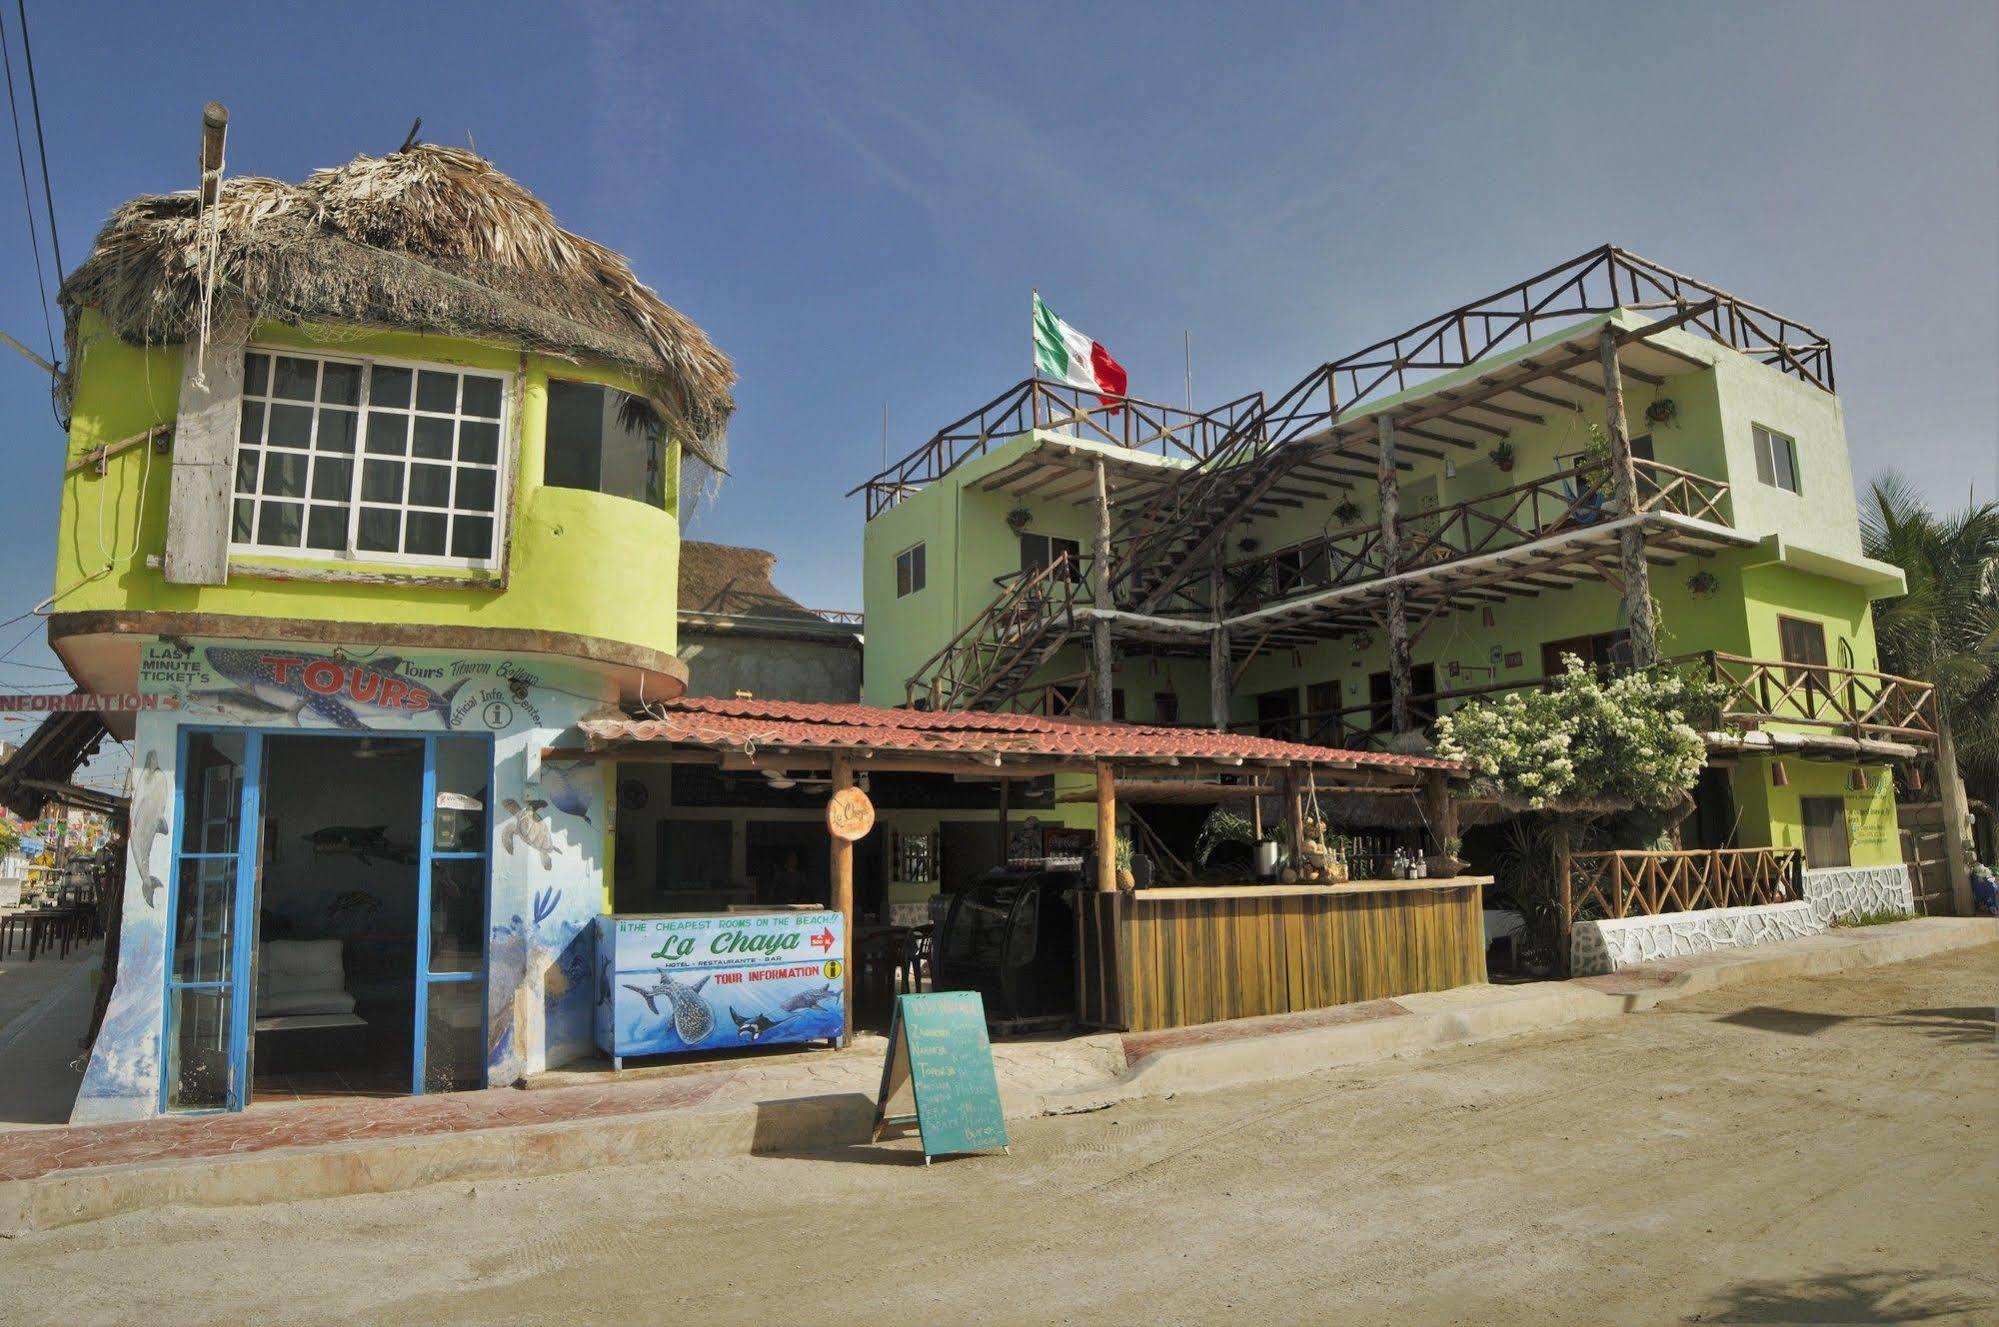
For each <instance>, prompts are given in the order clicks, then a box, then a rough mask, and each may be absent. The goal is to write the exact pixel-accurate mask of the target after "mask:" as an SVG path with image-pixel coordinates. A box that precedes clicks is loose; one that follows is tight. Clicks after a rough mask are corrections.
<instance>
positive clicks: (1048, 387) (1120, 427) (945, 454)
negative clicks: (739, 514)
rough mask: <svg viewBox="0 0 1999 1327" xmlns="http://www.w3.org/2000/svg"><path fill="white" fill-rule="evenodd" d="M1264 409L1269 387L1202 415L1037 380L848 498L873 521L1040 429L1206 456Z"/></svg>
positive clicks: (944, 431) (943, 432) (955, 424)
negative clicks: (862, 496) (860, 503)
mask: <svg viewBox="0 0 1999 1327" xmlns="http://www.w3.org/2000/svg"><path fill="white" fill-rule="evenodd" d="M1262 407H1263V393H1261V392H1252V393H1251V394H1249V395H1248V396H1242V397H1238V398H1236V399H1235V400H1233V401H1226V402H1223V403H1222V404H1221V405H1218V406H1216V407H1215V408H1214V409H1212V410H1207V411H1203V412H1201V413H1199V414H1196V413H1195V412H1194V411H1192V410H1183V409H1181V408H1180V407H1178V406H1170V405H1161V404H1159V403H1158V402H1156V401H1143V400H1140V399H1139V398H1138V397H1135V396H1110V397H1104V396H1099V395H1098V394H1097V393H1096V392H1093V391H1086V390H1084V389H1081V388H1076V387H1070V386H1068V385H1067V384H1065V383H1059V382H1047V381H1044V380H1043V379H1041V378H1029V379H1027V380H1026V381H1024V382H1019V383H1015V384H1014V385H1013V386H1011V387H1009V388H1007V389H1006V390H1005V391H1004V392H1001V393H1000V394H999V395H998V396H996V397H994V398H993V399H992V400H990V401H988V402H986V403H985V404H984V405H982V406H980V407H979V408H978V409H976V410H974V411H972V412H971V413H970V414H968V415H966V416H964V418H962V419H957V420H953V421H952V422H951V423H949V424H946V425H945V426H944V427H943V428H941V429H939V430H938V431H937V432H936V433H934V434H932V435H931V436H930V437H929V438H928V439H926V440H925V441H924V443H923V444H922V445H921V446H919V447H918V448H916V450H914V451H912V452H910V453H909V454H908V455H907V456H905V457H903V458H902V459H901V460H899V461H897V462H896V463H895V464H894V465H892V466H890V467H888V468H887V469H886V470H883V471H882V472H881V473H880V474H878V475H875V476H874V477H873V478H871V479H869V480H867V481H866V482H865V483H863V484H861V485H859V486H858V487H856V488H854V489H852V490H850V491H849V494H848V496H850V497H851V496H852V495H853V494H854V493H860V492H865V493H866V494H867V505H868V519H869V520H873V519H874V518H875V517H877V516H879V515H881V513H883V512H885V511H887V510H888V509H889V508H890V507H893V506H894V505H895V504H896V503H898V502H900V501H902V499H904V498H906V497H908V496H909V495H910V494H911V493H914V492H917V491H918V490H920V489H922V488H923V487H924V486H925V485H928V484H931V483H934V482H936V481H937V480H938V479H941V478H942V477H943V476H945V475H947V474H949V473H950V472H951V471H953V470H955V469H957V468H958V467H959V466H961V465H963V464H965V463H966V462H967V461H970V460H973V459H975V458H977V457H980V456H983V455H985V453H986V452H987V451H988V450H990V449H991V448H992V447H994V446H996V445H998V444H999V443H1003V442H1005V441H1007V440H1008V439H1009V438H1015V437H1019V436H1020V435H1021V434H1023V433H1027V432H1029V431H1031V430H1033V429H1050V430H1054V431H1057V432H1062V433H1067V434H1070V435H1072V436H1074V437H1077V438H1080V439H1082V440H1083V441H1085V442H1099V443H1108V444H1110V445H1112V446H1115V447H1124V448H1128V449H1130V450H1133V451H1146V452H1152V453H1155V454H1157V455H1160V456H1172V457H1180V458H1182V459H1184V460H1190V461H1195V462H1199V461H1201V460H1203V459H1205V458H1206V457H1207V456H1208V455H1209V453H1210V452H1212V451H1213V450H1214V448H1215V447H1216V446H1218V445H1219V444H1220V443H1221V441H1222V439H1224V438H1225V437H1228V436H1229V435H1230V434H1231V433H1232V432H1233V431H1234V430H1235V429H1236V427H1237V425H1238V424H1239V423H1241V422H1242V421H1243V420H1244V419H1246V418H1249V417H1250V416H1252V415H1254V414H1256V413H1258V412H1259V411H1260V410H1261V409H1262Z"/></svg>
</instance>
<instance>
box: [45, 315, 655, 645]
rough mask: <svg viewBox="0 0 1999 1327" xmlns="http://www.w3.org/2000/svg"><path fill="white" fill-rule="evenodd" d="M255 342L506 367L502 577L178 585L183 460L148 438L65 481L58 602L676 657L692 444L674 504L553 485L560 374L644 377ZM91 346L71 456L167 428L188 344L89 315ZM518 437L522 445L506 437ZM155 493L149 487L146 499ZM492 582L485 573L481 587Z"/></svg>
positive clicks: (543, 364) (464, 349)
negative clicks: (478, 634)
mask: <svg viewBox="0 0 1999 1327" xmlns="http://www.w3.org/2000/svg"><path fill="white" fill-rule="evenodd" d="M253 339H254V340H255V341H256V342H257V343H258V344H263V345H273V346H281V347H296V348H298V349H300V350H302V351H308V352H311V351H317V352H320V353H324V354H332V355H350V356H370V355H375V356H383V357H388V358H398V359H410V360H422V361H428V362H433V363H440V364H451V365H458V366H461V367H466V368H476V369H484V370H488V371H496V372H503V373H507V374H509V375H510V376H514V375H523V374H524V376H520V377H517V381H518V382H519V384H520V387H521V391H520V394H519V397H518V399H517V400H516V402H515V404H514V406H513V408H514V409H517V410H518V411H519V421H518V427H517V428H515V429H514V430H513V431H514V432H515V433H516V434H517V435H518V437H519V446H518V449H517V450H515V451H514V452H513V454H512V456H511V459H510V466H511V483H512V489H513V504H512V545H511V557H510V561H509V565H508V578H507V582H506V585H505V588H504V589H502V588H498V587H497V585H496V584H495V583H494V581H493V578H494V576H495V575H496V573H491V572H483V573H482V572H454V571H451V570H449V569H437V568H420V569H415V570H414V571H412V569H410V568H394V567H390V566H384V565H383V564H371V563H366V562H361V561H352V562H340V563H333V562H331V561H330V560H308V559H303V558H300V559H282V558H277V557H268V556H265V555H262V554H259V555H257V556H256V557H255V560H256V561H257V562H260V563H269V564H274V565H284V566H295V567H305V568H321V569H324V568H328V567H335V566H337V567H338V568H340V569H342V570H351V571H371V570H386V571H392V572H393V571H398V570H399V571H402V572H404V573H408V574H421V575H423V576H426V577H440V576H442V577H449V578H452V579H462V580H464V581H465V582H466V585H465V588H458V587H455V586H444V587H432V586H396V585H378V584H352V583H346V584H342V583H331V584H329V583H317V582H306V581H297V580H284V579H277V578H274V577H270V576H260V575H256V574H253V573H246V572H242V571H234V572H232V573H231V575H230V578H229V581H228V583H227V584H224V585H217V586H192V585H169V584H168V583H167V582H166V580H165V578H164V577H163V576H162V574H161V573H160V572H159V571H158V570H156V569H154V568H151V567H148V566H147V565H146V559H147V558H148V557H149V556H150V557H158V556H160V555H162V554H163V553H164V552H165V544H166V512H167V493H168V489H169V487H170V483H171V479H170V471H171V468H172V467H171V458H170V457H167V456H154V455H152V453H151V450H150V449H149V448H145V447H138V448H133V449H130V450H128V451H126V452H124V453H122V454H120V455H119V456H116V457H113V458H112V459H111V460H110V462H109V464H108V466H107V470H106V473H105V474H104V475H103V476H102V477H99V476H98V475H97V474H96V473H95V470H94V469H93V468H85V469H84V470H82V471H80V472H78V473H77V474H73V475H70V476H68V477H66V478H65V479H64V481H63V487H62V515H61V524H60V528H59V532H58V536H57V550H56V578H55V589H56V600H55V609H56V611H59V612H82V611H89V610H93V609H122V610H131V611H155V612H204V613H225V614H236V615H242V616H251V617H287V618H310V619H324V620H326V621H329V622H363V623H435V624H439V625H449V626H467V627H508V628H525V629H533V630H540V631H558V632H574V633H577V634H580V635H586V636H595V637H599V638H602V639H606V640H612V641H619V642H625V643H629V644H634V645H641V646H645V647H648V648H651V649H655V650H662V651H666V652H669V653H670V652H671V651H672V650H673V649H674V647H675V639H676V637H675V633H676V622H677V615H676V611H675V610H676V606H677V600H678V595H677V586H678V583H679V562H680V556H679V555H680V531H679V519H678V516H677V511H678V507H679V502H678V489H677V476H678V474H679V469H680V449H679V447H678V445H677V444H676V445H674V446H672V447H671V448H670V449H669V453H668V457H667V464H668V475H669V477H670V480H671V481H672V483H673V487H672V488H670V490H669V502H668V506H667V509H663V510H662V509H658V508H653V507H650V506H647V505H646V504H644V503H639V502H633V501H630V500H628V499H624V498H616V497H610V496H607V495H604V494H599V493H589V492H583V491H580V490H576V489H561V488H545V487H543V485H542V473H543V471H542V456H543V438H544V424H545V420H546V413H547V384H548V380H549V378H550V377H551V376H554V377H560V378H571V379H579V380H583V381H589V382H599V383H605V384H608V385H612V386H617V387H625V388H631V387H634V386H636V385H637V384H635V383H634V382H633V381H632V380H631V379H630V378H629V377H628V376H627V375H624V374H622V373H619V372H617V371H613V370H610V369H604V368H596V367H591V366H584V365H576V364H572V363H569V362H567V361H563V360H555V359H550V358H546V357H543V356H539V355H529V356H526V357H525V359H523V357H522V356H520V355H519V354H517V353H516V352H514V351H512V350H507V349H503V348H500V347H496V346H487V345H480V344H477V343H474V342H469V341H460V340H452V339H447V338H442V337H431V336H421V335H415V334H404V333H357V332H352V331H347V330H334V329H325V330H319V329H311V328H307V329H293V328H286V327H282V326H276V325H267V326H265V327H263V328H260V329H259V331H258V334H257V335H256V336H255V337H254V338H253ZM83 341H84V346H85V349H84V350H83V351H82V354H81V363H80V367H79V371H78V374H77V384H76V399H75V405H74V411H73V415H72V419H71V425H70V438H69V456H70V457H71V458H72V459H74V458H76V457H79V456H81V455H83V454H84V453H85V452H87V451H89V450H90V449H91V448H93V447H96V446H98V445H100V444H102V443H105V442H114V441H117V440H118V439H120V438H124V437H128V436H130V435H131V434H134V433H137V432H139V431H141V430H143V429H146V428H148V427H150V426H152V425H154V424H157V423H170V422H171V421H172V420H173V418H174V415H175V409H176V400H177V397H178V394H179V382H180V366H181V348H180V347H179V346H178V345H173V346H161V347H154V348H151V349H148V350H141V349H139V348H136V347H133V346H130V345H127V344H125V343H124V342H122V341H120V340H118V339H117V338H115V337H113V336H110V335H109V334H107V333H105V332H104V330H103V327H102V324H101V322H99V321H98V320H97V319H96V318H95V316H94V315H89V314H86V315H85V324H84V337H83ZM509 445H510V444H509ZM142 494H143V496H142ZM482 581H483V582H485V583H484V584H482V583H481V582H482Z"/></svg>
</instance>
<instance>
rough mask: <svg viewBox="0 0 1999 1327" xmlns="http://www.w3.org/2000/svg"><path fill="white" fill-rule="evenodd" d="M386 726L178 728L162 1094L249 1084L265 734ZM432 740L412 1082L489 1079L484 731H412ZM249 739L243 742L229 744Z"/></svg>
mask: <svg viewBox="0 0 1999 1327" xmlns="http://www.w3.org/2000/svg"><path fill="white" fill-rule="evenodd" d="M273 736H282V737H309V738H312V737H317V738H325V739H326V740H329V741H339V740H343V739H354V738H365V737H377V738H380V737H382V736H384V734H382V733H380V732H356V733H346V732H328V733H316V732H307V733H300V732H298V731H296V730H289V729H286V730H264V729H243V728H198V727H186V728H182V729H181V730H180V732H179V734H178V741H179V759H178V761H177V763H176V765H175V770H176V776H177V787H176V795H175V798H174V824H173V836H172V844H173V847H172V853H173V876H172V881H173V883H172V887H171V888H170V890H169V891H168V897H167V904H166V955H165V968H166V972H165V1001H164V1005H165V1007H164V1010H163V1013H162V1039H161V1048H162V1053H161V1057H160V1086H159V1106H160V1109H161V1110H162V1111H172V1112H175V1113H198V1112H203V1111H215V1110H241V1109H243V1108H244V1106H246V1105H247V1104H248V1103H249V1096H250V1047H251V1041H250V1038H251V1034H252V1025H253V1020H254V1017H255V1003H256V996H255V983H256V970H255V958H256V942H257V917H258V906H259V901H260V897H261V892H262V874H261V870H260V867H261V864H262V842H261V829H262V816H261V813H260V810H259V807H260V805H261V802H262V796H263V780H264V741H265V739H266V738H267V737H273ZM407 740H411V741H421V742H422V743H423V751H424V757H423V781H422V798H423V801H422V814H421V816H420V818H419V822H418V823H419V824H420V826H421V829H420V831H419V835H418V869H417V904H416V907H417V913H416V915H417V919H418V921H417V926H416V955H415V959H416V963H415V967H416V983H415V986H416V989H415V1011H414V1024H415V1025H414V1028H413V1029H412V1032H413V1051H414V1053H413V1055H412V1057H411V1064H412V1070H411V1081H410V1091H411V1092H412V1093H413V1094H417V1095H421V1094H423V1093H424V1092H427V1091H452V1090H462V1089H466V1088H474V1087H483V1086H484V1085H485V1073H486V1020H487V1015H486V971H487V952H486V951H487V945H488V937H489V936H490V934H491V927H492V916H491V914H492V905H493V902H492V863H491V858H490V853H489V846H490V844H491V840H492V833H491V826H492V823H493V822H492V817H491V803H492V800H493V799H492V781H493V741H492V738H491V737H490V736H489V735H475V734H460V733H426V734H415V733H413V734H410V735H409V738H408V739H407ZM239 746H240V750H237V749H234V748H237V747H239Z"/></svg>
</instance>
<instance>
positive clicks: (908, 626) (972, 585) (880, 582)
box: [861, 432, 1206, 711]
mask: <svg viewBox="0 0 1999 1327" xmlns="http://www.w3.org/2000/svg"><path fill="white" fill-rule="evenodd" d="M1054 436H1056V435H1053V434H1049V433H1046V432H1043V433H1036V434H1025V435H1022V436H1020V437H1018V438H1014V439H1011V440H1009V441H1007V442H1004V443H1001V444H999V445H998V446H995V447H994V448H993V449H992V450H991V451H989V452H987V453H986V454H985V455H984V456H981V457H978V458H977V459H975V460H972V461H968V462H967V463H965V464H964V465H962V466H960V467H959V468H958V469H956V470H953V471H952V472H951V473H950V474H948V475H946V476H944V477H943V478H942V479H940V480H938V481H937V482H936V483H933V484H931V485H929V486H927V487H926V488H924V489H923V490H921V491H920V492H917V493H913V494H911V495H910V496H908V497H907V498H904V499H903V500H902V501H901V502H899V503H897V504H896V505H895V506H893V507H891V508H889V509H888V510H887V511H885V512H883V513H881V514H880V515H879V516H876V517H875V518H874V519H873V520H872V521H869V522H868V523H867V526H866V530H865V533H864V535H863V539H862V550H863V560H862V585H861V593H862V600H863V603H864V606H865V608H866V613H867V624H868V631H867V644H866V651H867V655H866V658H867V663H866V667H865V669H864V682H863V694H864V696H865V698H866V700H867V701H868V703H869V704H871V705H900V704H902V703H903V701H904V697H905V694H906V691H905V686H904V684H905V682H906V681H907V680H908V679H909V677H910V676H911V675H912V674H914V673H915V671H916V670H917V668H918V667H919V666H920V665H921V664H922V663H923V662H924V661H925V660H926V659H928V658H929V657H930V656H931V655H932V654H934V653H936V651H937V650H938V649H939V648H940V647H941V646H942V645H943V644H944V642H945V641H947V640H949V639H950V638H951V636H952V635H953V634H954V633H955V632H957V631H958V629H959V628H960V627H962V626H964V625H965V624H966V623H967V622H970V621H971V620H972V619H973V618H974V617H976V616H977V615H978V614H979V613H980V612H981V611H982V610H983V609H984V608H985V607H986V605H988V604H990V603H991V602H992V600H993V596H994V595H996V594H998V593H999V591H1000V587H999V586H998V585H997V584H995V578H996V577H1001V576H1007V575H1011V574H1012V573H1014V572H1017V571H1019V570H1020V536H1019V535H1018V534H1016V533H1015V532H1014V531H1013V529H1012V528H1011V527H1009V526H1008V525H1007V523H1006V517H1007V513H1008V512H1010V511H1012V510H1013V509H1014V508H1016V507H1025V508H1027V509H1028V510H1029V511H1031V512H1033V513H1034V516H1033V520H1032V521H1031V522H1029V524H1028V525H1027V527H1026V528H1027V530H1028V531H1029V532H1030V533H1035V534H1045V535H1051V536H1053V537H1056V538H1060V539H1074V540H1075V541H1076V542H1077V544H1078V545H1079V546H1080V548H1081V550H1082V552H1083V555H1084V556H1085V557H1088V556H1089V553H1090V541H1091V538H1092V537H1093V533H1094V529H1093V527H1094V521H1095V517H1094V514H1093V513H1094V509H1093V506H1092V502H1091V490H1090V489H1089V488H1084V489H1081V490H1076V491H1071V492H1067V493H1063V494H1060V495H1058V496H1056V497H1052V498H1050V497H1044V496H1041V495H1038V494H1030V495H1028V496H1026V497H1016V496H1014V495H1013V494H1010V493H1003V492H990V493H989V492H986V491H984V490H983V489H982V488H981V487H980V484H981V483H982V482H983V481H984V480H986V479H988V478H990V477H991V476H992V475H993V474H994V473H995V472H997V471H999V470H1001V469H1003V468H1005V467H1006V466H1007V465H1009V464H1011V463H1013V462H1014V461H1016V460H1018V459H1019V458H1020V456H1021V454H1022V453H1023V452H1024V451H1026V450H1028V449H1029V448H1031V447H1033V446H1035V445H1037V444H1038V443H1040V442H1041V441H1042V440H1044V439H1046V438H1050V437H1054ZM1065 442H1066V444H1067V445H1068V446H1070V447H1073V448H1075V449H1076V450H1078V451H1080V452H1083V453H1085V454H1087V453H1089V452H1091V451H1103V452H1105V453H1107V454H1114V455H1117V456H1118V457H1120V458H1121V459H1123V460H1127V461H1129V460H1131V459H1132V458H1133V454H1132V453H1128V452H1125V451H1123V450H1121V449H1116V448H1109V447H1102V446H1099V445H1098V444H1093V443H1083V442H1077V441H1075V440H1074V439H1066V440H1065ZM1138 460H1139V463H1141V464H1158V465H1161V466H1165V465H1170V464H1172V463H1171V462H1167V461H1163V460H1160V459H1159V458H1158V457H1152V456H1140V457H1139V458H1138ZM1085 474H1086V472H1083V471H1078V473H1077V475H1076V476H1075V478H1073V479H1065V480H1063V481H1061V482H1060V483H1057V484H1055V485H1052V486H1051V487H1053V488H1057V489H1068V488H1072V487H1073V486H1074V485H1075V484H1076V483H1077V482H1079V481H1081V480H1082V479H1083V478H1084V477H1085ZM918 542H921V543H923V544H924V545H925V550H926V551H925V561H926V564H927V569H928V584H927V586H926V588H924V589H923V590H921V591H919V592H918V593H916V594H912V595H907V596H905V597H903V598H901V599H898V598H897V597H896V593H895V559H896V555H897V554H898V553H900V552H902V551H903V550H904V549H906V548H908V547H910V546H911V545H912V544H915V543H918ZM1068 654H1069V652H1067V651H1065V652H1064V654H1063V655H1062V656H1058V659H1061V658H1065V657H1066V656H1067V655H1068ZM1080 667H1081V664H1080V663H1079V662H1075V661H1073V660H1071V661H1069V662H1065V663H1060V664H1051V665H1050V666H1049V667H1046V668H1044V669H1042V670H1041V673H1040V674H1039V676H1043V677H1060V676H1064V675H1066V674H1071V673H1074V672H1076V671H1078V670H1079V669H1080ZM1202 709H1203V710H1204V711H1205V709H1206V705H1205V703H1203V705H1202Z"/></svg>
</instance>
